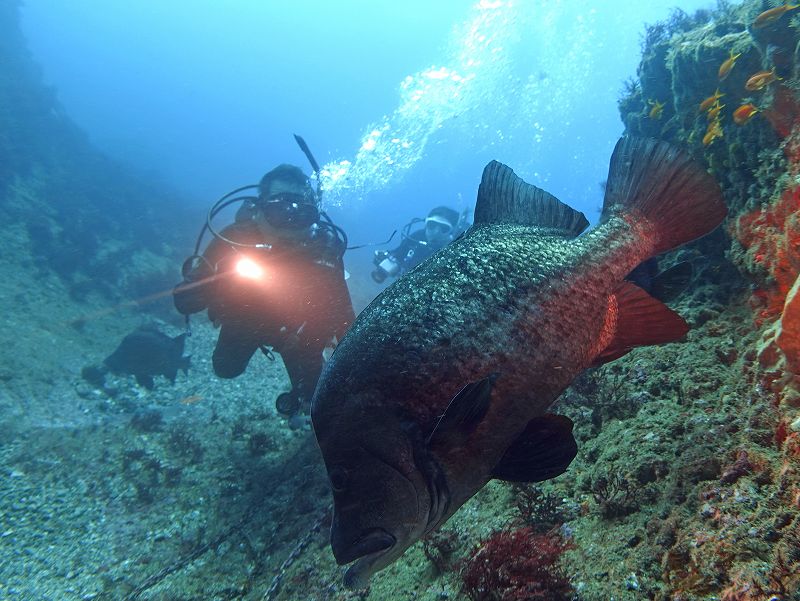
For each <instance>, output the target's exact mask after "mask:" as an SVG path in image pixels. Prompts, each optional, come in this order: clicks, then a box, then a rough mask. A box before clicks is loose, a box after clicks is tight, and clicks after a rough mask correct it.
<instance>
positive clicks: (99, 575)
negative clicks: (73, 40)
mask: <svg viewBox="0 0 800 601" xmlns="http://www.w3.org/2000/svg"><path fill="white" fill-rule="evenodd" d="M2 6H3V7H2V8H0V64H2V66H3V69H2V70H1V71H0V123H2V127H0V189H2V203H0V223H2V224H3V227H2V229H1V230H0V241H1V243H0V258H2V260H0V291H2V298H3V300H4V303H3V308H4V324H5V328H4V332H5V337H4V343H3V345H2V347H0V355H1V356H2V357H1V360H0V382H2V388H0V468H1V472H0V473H2V479H0V599H3V600H5V599H9V600H17V599H19V600H53V601H61V600H69V599H76V600H90V599H109V600H133V599H142V600H146V599H150V600H163V601H167V600H169V601H188V600H200V599H202V600H204V601H206V600H207V601H211V600H222V599H226V600H230V599H247V600H272V599H274V600H287V601H288V600H307V599H330V600H334V599H356V598H358V599H371V600H389V599H392V600H393V599H397V600H411V599H416V600H429V601H433V600H442V599H480V600H492V601H511V600H524V599H553V600H558V599H578V600H583V601H608V600H610V599H614V600H617V601H623V600H631V601H633V600H641V599H652V600H657V601H693V600H701V599H702V600H720V601H766V600H768V599H773V600H776V601H789V600H794V601H797V600H798V599H800V592H798V590H799V589H800V380H798V375H800V283H798V282H800V280H798V279H797V276H798V272H800V212H799V210H800V102H798V99H800V85H799V84H798V81H800V79H798V78H799V77H800V67H799V65H800V57H798V48H800V46H799V45H798V42H800V16H797V15H800V11H799V10H790V11H787V12H786V13H785V14H780V13H781V12H782V11H781V9H780V5H779V4H776V3H769V2H762V1H750V2H746V3H744V4H742V5H738V4H737V5H734V4H729V3H727V2H720V3H719V5H718V7H717V9H715V10H713V11H706V12H702V13H698V14H696V15H691V16H690V15H685V14H683V13H680V12H675V13H674V15H673V18H672V19H670V20H669V21H668V22H665V23H660V24H657V25H654V26H652V27H649V28H648V29H647V32H646V35H645V37H644V39H643V47H642V62H641V65H640V68H639V71H638V74H637V77H636V78H634V79H632V80H631V81H630V82H629V83H628V85H627V88H626V90H625V91H624V93H623V95H622V98H621V99H620V112H621V116H622V120H623V122H624V123H625V126H626V130H627V132H629V133H632V134H637V135H649V136H654V137H660V138H662V139H666V140H670V141H672V142H674V143H677V144H681V145H683V146H684V147H687V148H689V149H690V151H691V152H692V153H693V154H695V155H696V156H697V157H698V158H699V159H700V160H702V161H705V163H706V164H707V165H708V167H709V169H710V170H711V172H712V173H713V174H714V175H715V176H716V177H717V179H718V180H719V182H720V184H721V185H722V187H723V190H724V194H725V198H726V202H727V203H728V206H729V208H730V213H729V216H728V218H727V220H726V222H725V224H724V226H723V227H722V228H720V230H718V231H717V232H715V233H714V234H713V235H711V236H709V237H706V238H705V239H703V240H701V241H699V242H696V243H694V244H692V245H690V246H689V247H685V248H683V249H681V250H679V251H677V252H675V253H671V254H669V255H666V256H665V257H663V258H662V259H661V265H662V267H666V266H669V265H670V264H672V263H674V262H677V261H683V260H687V261H691V262H692V264H693V266H694V271H695V278H694V280H693V282H692V285H691V286H690V288H689V289H688V290H687V291H686V292H685V293H684V294H683V295H682V296H680V298H678V299H677V300H676V301H675V302H674V303H673V306H674V308H675V309H676V310H678V311H679V312H680V313H681V314H682V315H684V316H685V317H686V318H687V319H688V321H689V322H690V324H691V325H692V330H691V332H690V333H689V335H688V337H687V339H686V341H685V342H681V343H677V344H669V345H664V346H661V347H653V348H644V349H639V350H636V351H634V352H631V353H630V354H629V355H628V356H626V357H625V358H623V359H620V360H618V361H616V362H614V363H611V364H609V365H607V366H604V367H602V368H599V369H594V370H590V371H589V372H587V373H586V374H584V375H583V376H581V377H580V378H579V379H578V381H576V382H575V383H574V385H573V387H572V388H571V389H570V390H569V391H568V392H567V393H566V394H565V395H564V397H563V398H562V399H561V400H560V401H559V403H558V406H557V407H556V410H557V411H558V412H561V413H563V414H565V415H568V416H569V417H571V418H572V419H573V420H574V421H575V424H576V438H577V440H578V443H579V454H578V457H577V458H576V460H575V461H574V462H573V464H572V465H571V467H570V468H569V470H568V471H567V473H566V474H564V475H563V476H560V477H559V478H557V479H555V480H552V481H548V482H545V483H543V484H540V485H528V486H512V485H508V484H505V483H500V482H493V483H491V484H490V485H489V486H487V487H486V488H485V489H484V490H482V491H481V492H480V493H479V494H477V495H476V496H475V497H474V498H473V499H472V500H471V501H470V502H468V503H467V504H466V505H465V506H464V507H463V508H462V509H461V510H460V511H459V512H458V513H457V514H456V515H455V516H454V517H453V518H452V519H451V520H450V521H449V522H448V523H447V524H446V525H445V527H444V528H443V530H442V531H441V532H439V533H436V534H435V535H432V536H431V537H429V538H428V539H427V540H425V541H423V542H422V543H419V544H417V545H415V546H414V547H413V548H412V549H411V550H410V551H409V552H407V553H406V554H405V555H404V556H403V558H402V559H400V560H399V561H397V562H396V563H395V564H394V565H392V566H391V567H389V568H387V569H386V570H384V571H383V572H381V573H379V574H378V575H377V576H376V577H375V578H374V579H373V581H372V583H371V587H370V589H368V590H365V591H358V592H347V591H345V590H343V589H342V587H341V584H340V579H341V569H340V568H338V567H337V566H336V565H335V563H334V561H333V558H332V555H331V553H330V550H329V547H328V545H327V528H328V526H329V521H330V495H329V492H328V485H327V481H326V478H325V475H324V471H323V469H322V468H321V462H320V457H319V454H318V451H317V449H316V447H315V443H314V439H313V436H312V434H311V432H310V431H309V430H308V429H305V428H303V427H300V428H296V429H292V428H290V427H288V425H287V423H286V422H285V421H284V420H282V419H281V418H279V417H278V415H277V414H276V413H275V410H274V406H273V399H274V397H275V395H276V393H277V392H279V391H281V390H284V389H285V388H286V384H287V383H286V380H285V377H284V375H283V370H282V366H281V365H280V360H278V361H276V362H270V361H268V360H266V359H262V358H257V359H256V360H255V361H254V362H253V364H252V365H251V368H250V369H249V370H248V372H247V374H246V375H245V376H243V377H240V378H238V379H236V380H233V381H223V380H219V379H216V378H214V377H213V376H212V372H211V369H210V363H209V359H208V358H209V357H210V354H211V348H212V345H213V343H214V338H215V332H214V330H213V329H211V328H210V327H209V326H208V325H206V324H205V323H203V321H204V320H203V319H196V320H195V325H194V329H193V336H192V337H191V339H190V341H189V343H188V350H189V351H190V352H191V354H192V367H191V369H190V371H189V375H188V376H184V375H183V374H181V375H179V376H178V379H177V381H176V382H175V384H174V385H172V384H170V383H169V381H167V380H166V379H164V378H160V379H158V380H157V381H156V386H155V388H154V389H153V390H151V391H150V390H147V389H145V388H142V387H140V386H138V385H137V384H136V382H135V381H134V379H133V378H131V377H119V376H112V375H109V376H107V377H106V380H105V383H104V384H103V385H99V384H97V383H95V384H92V383H90V382H88V381H86V380H85V379H84V378H82V377H81V371H82V369H83V368H84V367H85V366H87V365H93V364H97V363H99V362H100V361H102V359H103V358H104V357H105V356H106V355H108V354H109V353H110V352H111V351H112V350H113V348H114V347H115V346H116V344H117V342H119V340H121V339H122V337H123V336H124V335H125V334H127V333H129V332H130V331H131V330H133V329H134V328H135V327H136V326H138V325H140V324H142V323H156V324H158V325H159V326H160V327H161V328H162V329H163V330H165V331H167V332H169V333H170V334H178V333H179V332H180V331H181V326H182V324H181V322H180V321H179V320H178V319H177V316H175V315H174V314H172V313H171V312H170V310H169V303H168V299H167V300H165V299H164V298H160V297H159V295H158V292H159V291H161V290H165V289H167V290H168V289H169V286H170V285H171V284H172V283H173V282H174V281H175V280H176V279H177V277H178V276H177V265H179V264H180V261H181V258H182V256H183V254H184V253H185V251H186V250H187V249H188V248H190V245H191V243H192V241H191V238H190V236H191V235H192V232H185V230H186V225H185V224H186V223H196V222H198V221H199V219H200V216H199V215H187V214H186V212H185V211H184V210H183V209H181V208H180V207H181V203H180V202H179V199H178V200H170V199H171V198H174V197H175V195H174V194H172V193H170V192H169V191H165V190H163V189H162V188H160V187H159V185H158V184H157V183H153V182H150V183H147V180H146V178H144V177H143V175H142V174H136V173H133V172H131V171H130V170H128V169H126V168H125V167H124V166H121V165H117V164H114V163H112V162H111V161H109V160H108V159H105V158H103V157H102V156H100V155H99V154H98V153H96V152H95V151H94V150H93V149H92V148H91V145H90V144H89V142H88V141H87V140H86V139H85V136H83V134H81V132H79V131H77V130H76V128H75V127H74V126H73V125H72V124H71V122H70V121H69V119H68V117H67V116H65V115H63V114H62V113H61V112H60V110H59V109H58V105H57V102H56V100H55V97H54V94H53V93H52V91H50V90H48V89H46V88H45V87H44V86H43V85H42V84H41V80H40V77H39V75H38V72H37V69H36V67H35V65H34V64H33V63H32V62H31V59H30V57H29V55H28V53H27V50H26V49H25V45H24V40H23V39H22V37H21V35H20V33H19V29H18V27H17V18H18V15H17V9H16V8H15V6H14V3H3V5H2ZM770 9H776V11H777V12H773V13H770V14H771V15H773V16H776V15H777V16H778V18H776V19H774V20H772V21H770V22H768V23H766V24H765V25H764V26H763V27H756V26H754V23H756V18H757V16H758V15H759V14H761V13H763V11H767V10H770ZM731 56H735V57H736V58H735V61H731V62H732V63H733V65H732V67H731V68H730V69H729V70H727V73H722V74H721V73H720V67H722V65H723V63H725V61H726V59H728V58H730V57H731ZM730 64H731V63H728V66H730ZM773 68H774V69H775V72H774V76H775V77H769V78H768V79H771V81H770V82H769V83H767V84H765V85H764V86H763V87H762V88H760V89H751V90H748V89H746V83H747V81H748V79H749V78H750V77H751V76H752V75H753V74H755V73H757V72H759V71H770V70H772V69H773ZM725 70H726V69H723V71H725ZM749 87H751V88H752V87H753V86H752V85H750V86H749ZM717 89H718V90H719V92H720V93H721V94H723V95H722V96H721V97H720V98H719V102H718V103H716V104H715V103H713V102H710V103H708V104H707V106H706V107H705V109H704V110H701V109H700V104H701V102H702V101H703V100H704V99H705V98H707V97H709V96H712V95H713V94H714V92H715V90H717ZM748 104H751V105H752V107H747V106H746V105H748ZM723 105H724V106H723ZM654 109H657V110H654ZM742 115H746V116H747V117H748V118H746V119H745V118H743V116H742ZM736 121H739V122H740V123H737V122H736ZM177 231H182V232H184V233H183V234H180V235H178V236H177V237H176V235H175V232H177ZM164 241H167V242H166V243H165V242H164ZM367 278H368V276H367V275H366V273H364V274H359V273H354V276H353V278H352V279H351V284H353V293H354V297H355V298H356V301H357V304H358V305H359V306H363V304H364V302H365V301H366V300H367V298H368V297H369V294H370V293H371V290H370V289H369V287H368V286H367V285H366V284H364V283H363V282H365V281H367ZM133 298H137V299H143V300H142V302H138V303H132V302H130V299H133Z"/></svg>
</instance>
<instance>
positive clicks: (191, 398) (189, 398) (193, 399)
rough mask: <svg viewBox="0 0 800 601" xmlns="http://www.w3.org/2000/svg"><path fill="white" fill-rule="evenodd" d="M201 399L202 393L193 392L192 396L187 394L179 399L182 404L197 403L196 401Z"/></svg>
mask: <svg viewBox="0 0 800 601" xmlns="http://www.w3.org/2000/svg"><path fill="white" fill-rule="evenodd" d="M202 400H203V396H202V395H199V394H193V395H192V396H187V397H186V398H184V399H181V403H183V404H184V405H193V404H195V403H197V402H198V401H202Z"/></svg>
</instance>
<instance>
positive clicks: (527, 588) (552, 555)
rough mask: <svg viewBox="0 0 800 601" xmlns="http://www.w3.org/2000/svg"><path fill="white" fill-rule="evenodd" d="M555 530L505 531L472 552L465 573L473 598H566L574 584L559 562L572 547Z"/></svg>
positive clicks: (561, 600) (486, 600) (549, 600)
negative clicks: (543, 532) (538, 532)
mask: <svg viewBox="0 0 800 601" xmlns="http://www.w3.org/2000/svg"><path fill="white" fill-rule="evenodd" d="M571 546H572V545H571V544H570V543H568V542H566V541H564V540H563V539H562V538H561V536H560V535H558V534H557V533H555V532H552V531H551V532H550V533H547V534H536V533H535V532H534V530H533V529H532V528H520V529H518V530H502V531H499V532H495V533H494V534H492V535H491V536H490V537H489V538H488V539H486V540H484V541H483V542H482V543H481V544H480V545H478V547H477V548H476V549H475V550H474V551H473V552H472V554H471V555H470V557H469V559H468V560H467V562H466V565H465V567H464V570H463V572H462V578H463V582H464V587H463V590H464V592H465V593H466V594H467V595H468V596H469V598H470V599H472V600H473V601H524V600H533V599H537V600H541V601H565V600H566V599H570V598H571V593H572V586H571V585H570V582H569V579H568V578H567V575H566V574H565V573H564V570H563V569H562V568H561V567H560V565H559V560H560V558H561V555H562V553H563V552H564V551H565V550H567V549H569V548H571Z"/></svg>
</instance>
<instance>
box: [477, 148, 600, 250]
mask: <svg viewBox="0 0 800 601" xmlns="http://www.w3.org/2000/svg"><path fill="white" fill-rule="evenodd" d="M492 223H515V224H519V225H530V226H536V227H540V228H546V229H551V230H555V232H556V233H559V234H561V235H563V236H565V237H568V238H575V237H576V236H578V235H579V234H580V233H581V232H582V231H583V230H585V229H586V227H587V226H588V225H589V221H588V220H587V219H586V217H585V216H584V214H583V213H581V212H580V211H576V210H575V209H573V208H571V207H569V206H567V205H566V204H564V203H563V202H561V201H560V200H558V199H557V198H556V197H555V196H553V195H552V194H550V193H549V192H545V191H544V190H542V189H541V188H537V187H536V186H534V185H532V184H528V183H526V182H525V181H524V180H523V179H522V178H521V177H519V176H518V175H516V174H515V173H514V171H513V170H512V169H511V168H510V167H507V166H506V165H503V163H499V162H498V161H492V162H491V163H489V164H488V165H486V167H485V168H484V170H483V177H482V178H481V184H480V186H479V187H478V200H477V202H476V204H475V224H476V225H479V224H492Z"/></svg>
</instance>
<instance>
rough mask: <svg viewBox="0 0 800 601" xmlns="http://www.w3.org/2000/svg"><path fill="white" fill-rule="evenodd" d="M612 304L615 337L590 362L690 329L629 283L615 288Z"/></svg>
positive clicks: (670, 338)
mask: <svg viewBox="0 0 800 601" xmlns="http://www.w3.org/2000/svg"><path fill="white" fill-rule="evenodd" d="M611 306H612V307H613V308H612V309H611V310H615V311H616V312H617V319H616V322H617V325H616V328H615V330H614V337H613V338H612V339H611V342H609V343H608V345H606V347H605V348H604V349H603V350H602V351H601V352H600V354H599V355H598V356H597V357H595V360H594V363H593V365H602V364H603V363H608V362H609V361H613V360H614V359H619V358H620V357H622V356H623V355H625V354H626V353H628V352H629V351H630V350H631V349H633V348H634V347H637V346H647V345H650V344H664V343H667V342H676V341H678V340H680V339H681V338H683V337H684V335H685V334H686V332H688V331H689V325H688V324H687V323H686V321H684V319H683V317H681V316H680V315H678V314H677V313H675V311H673V310H672V309H670V308H669V307H667V305H665V304H664V303H662V302H661V301H660V300H657V299H655V298H653V297H652V296H650V295H649V294H647V292H645V291H644V290H642V289H641V288H639V286H637V285H636V284H631V283H630V282H622V283H621V284H620V285H619V287H618V288H617V289H616V290H615V291H614V298H613V299H612V303H611Z"/></svg>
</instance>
